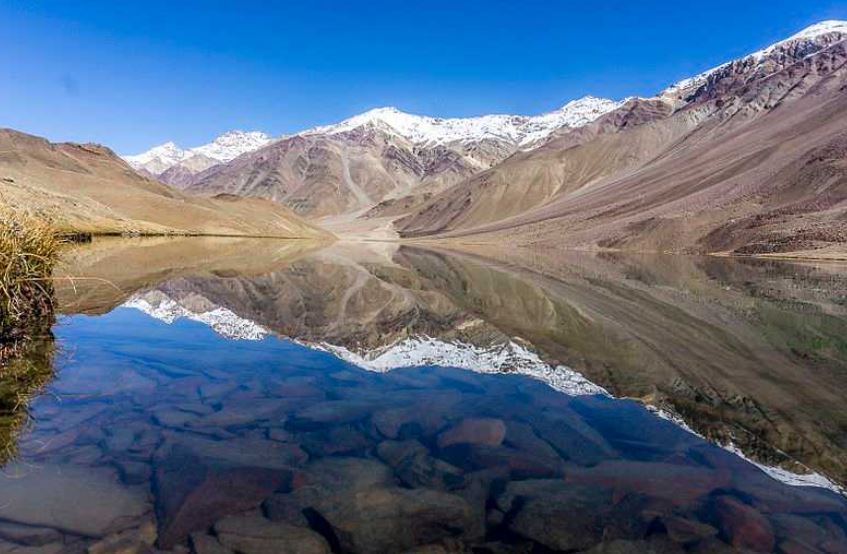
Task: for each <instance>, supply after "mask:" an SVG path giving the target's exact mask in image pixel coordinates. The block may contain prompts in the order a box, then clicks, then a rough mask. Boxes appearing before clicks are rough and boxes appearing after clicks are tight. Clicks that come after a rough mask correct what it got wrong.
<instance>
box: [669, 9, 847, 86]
mask: <svg viewBox="0 0 847 554" xmlns="http://www.w3.org/2000/svg"><path fill="white" fill-rule="evenodd" d="M830 34H838V35H839V38H847V21H839V20H834V19H833V20H827V21H821V22H820V23H815V24H814V25H810V26H809V27H806V28H805V29H803V30H802V31H800V32H799V33H795V34H793V35H791V36H790V37H788V38H786V39H783V40H780V41H779V42H775V43H773V44H771V45H770V46H768V47H766V48H762V49H761V50H757V51H755V52H752V53H750V54H747V55H746V56H744V57H743V58H739V59H742V60H743V59H747V58H753V59H754V60H755V61H756V62H761V61H763V60H764V59H765V58H767V57H768V56H769V55H770V54H772V53H773V52H775V51H776V50H778V49H779V48H781V47H783V46H786V45H789V44H793V43H796V42H801V41H815V40H816V39H818V38H820V37H822V36H825V35H830ZM731 63H732V62H731V61H729V62H726V63H722V64H721V65H719V66H717V67H713V68H711V69H708V70H706V71H704V72H702V73H700V74H698V75H695V76H693V77H688V78H687V79H683V80H681V81H678V82H676V83H674V84H673V85H671V86H670V87H668V88H666V89H665V90H663V91H662V92H661V93H660V94H659V95H660V96H674V95H676V94H678V93H679V92H680V91H684V90H687V89H690V88H692V87H694V86H698V87H699V86H700V85H702V84H703V83H704V82H705V81H706V79H708V77H709V76H710V75H711V74H713V73H715V72H716V71H718V70H720V69H722V68H724V67H726V66H728V65H729V64H731Z"/></svg>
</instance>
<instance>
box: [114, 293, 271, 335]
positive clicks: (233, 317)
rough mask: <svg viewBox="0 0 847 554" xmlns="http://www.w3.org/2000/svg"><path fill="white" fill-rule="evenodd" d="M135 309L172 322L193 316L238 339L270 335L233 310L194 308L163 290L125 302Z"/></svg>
mask: <svg viewBox="0 0 847 554" xmlns="http://www.w3.org/2000/svg"><path fill="white" fill-rule="evenodd" d="M122 307H124V308H134V309H136V310H139V311H141V312H144V313H145V314H147V315H149V316H150V317H153V318H155V319H158V320H159V321H163V322H165V323H167V324H168V325H170V324H171V323H173V322H174V321H176V320H178V319H183V318H185V319H190V320H192V321H197V322H199V323H203V324H204V325H208V326H209V327H211V328H212V330H214V331H215V332H216V333H217V334H219V335H221V336H223V337H226V338H229V339H236V340H261V339H263V338H265V337H266V336H267V335H268V331H267V329H265V328H264V327H262V326H261V325H259V324H258V323H254V322H252V321H250V320H249V319H244V318H243V317H241V316H239V315H237V314H235V313H234V312H233V311H232V310H229V309H227V308H224V307H221V306H218V307H214V308H212V309H211V310H207V311H194V310H191V309H189V308H187V307H185V306H184V305H182V304H180V303H179V302H177V301H176V300H174V299H173V298H171V297H169V296H168V295H167V294H165V293H163V292H160V291H155V290H154V291H149V292H147V293H140V294H136V295H135V296H133V297H131V298H130V299H129V300H127V301H126V302H124V303H123V304H122Z"/></svg>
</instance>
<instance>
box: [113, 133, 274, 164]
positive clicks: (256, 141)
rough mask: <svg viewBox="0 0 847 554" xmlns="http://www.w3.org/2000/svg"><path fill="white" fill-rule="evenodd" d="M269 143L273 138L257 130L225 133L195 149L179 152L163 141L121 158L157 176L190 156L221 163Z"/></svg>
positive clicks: (174, 145) (172, 144)
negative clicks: (198, 156)
mask: <svg viewBox="0 0 847 554" xmlns="http://www.w3.org/2000/svg"><path fill="white" fill-rule="evenodd" d="M271 142H273V139H272V138H271V137H270V136H269V135H267V134H265V133H262V132H260V131H228V132H226V133H224V134H222V135H221V136H219V137H217V138H215V140H213V141H212V142H210V143H208V144H204V145H202V146H197V147H195V148H189V149H182V148H180V147H179V146H177V145H176V144H174V143H173V142H166V143H165V144H162V145H159V146H155V147H153V148H151V149H150V150H148V151H146V152H142V153H141V154H136V155H134V156H123V158H124V160H126V161H127V163H129V165H131V166H132V167H134V168H135V169H146V170H148V171H150V172H151V173H154V174H159V173H161V172H163V171H165V170H166V169H169V168H171V167H173V166H175V165H177V164H179V163H180V162H183V161H185V160H188V159H189V158H192V157H193V156H197V155H201V156H204V157H206V158H209V159H211V160H214V161H216V162H219V163H224V162H228V161H231V160H234V159H235V158H237V157H238V156H240V155H242V154H245V153H247V152H253V151H254V150H258V149H259V148H262V147H263V146H265V145H267V144H270V143H271Z"/></svg>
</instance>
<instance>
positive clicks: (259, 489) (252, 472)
mask: <svg viewBox="0 0 847 554" xmlns="http://www.w3.org/2000/svg"><path fill="white" fill-rule="evenodd" d="M290 480H291V472H290V471H289V472H286V471H281V470H274V469H267V468H255V467H240V468H222V469H217V468H212V467H209V466H208V465H205V464H204V463H203V462H202V460H200V459H199V458H197V457H196V456H194V455H192V454H190V453H187V452H186V451H185V450H183V449H180V448H176V449H174V451H173V452H172V454H171V455H170V456H169V457H168V458H166V459H165V460H164V461H162V462H161V463H160V464H159V466H158V467H157V469H156V473H155V478H154V482H153V491H154V494H155V496H156V503H155V508H156V518H157V521H158V527H159V538H158V540H157V544H158V546H159V547H160V548H165V549H167V548H171V547H172V546H174V545H175V544H178V543H181V542H183V541H184V540H185V539H186V538H187V537H188V535H189V534H190V533H192V532H195V531H199V530H202V529H205V528H206V527H208V526H209V525H211V524H212V523H214V522H215V521H217V520H218V519H220V518H221V517H223V516H226V515H229V514H233V513H237V512H243V511H245V510H249V509H251V508H255V507H257V506H259V504H260V503H261V502H262V500H264V499H265V498H267V497H268V496H270V495H271V494H273V492H274V491H275V490H277V489H279V488H280V487H281V486H282V485H283V484H284V483H286V482H287V481H290Z"/></svg>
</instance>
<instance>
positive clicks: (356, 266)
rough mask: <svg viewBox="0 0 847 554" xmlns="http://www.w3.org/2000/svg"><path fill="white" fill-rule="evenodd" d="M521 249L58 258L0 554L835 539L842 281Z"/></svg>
mask: <svg viewBox="0 0 847 554" xmlns="http://www.w3.org/2000/svg"><path fill="white" fill-rule="evenodd" d="M495 256H499V255H497V254H495ZM520 256H521V258H520V259H516V258H514V257H513V258H510V259H502V258H501V259H494V258H493V257H492V256H483V255H480V254H479V253H475V254H467V253H465V254H458V253H448V252H444V251H437V250H430V249H422V248H414V247H408V246H403V247H400V248H397V247H395V246H390V245H376V246H367V245H361V244H347V243H337V244H334V245H331V246H328V247H325V246H323V245H309V244H308V243H304V242H302V241H298V242H292V243H280V242H276V241H248V240H234V239H167V240H165V239H156V240H99V241H95V242H94V243H93V244H91V245H86V246H83V247H80V248H78V249H75V250H73V251H71V252H69V253H68V255H67V261H66V264H65V265H64V266H63V271H65V272H66V273H67V274H68V275H73V276H75V277H78V278H79V279H78V280H76V281H75V282H74V283H73V286H71V284H70V282H69V281H59V286H58V287H57V289H58V295H59V304H60V307H61V309H62V311H63V312H64V313H65V314H66V315H65V316H63V317H62V318H61V320H60V322H59V324H58V325H57V327H56V328H55V334H56V336H57V339H58V341H59V344H60V348H61V352H62V353H61V354H60V355H58V356H57V357H56V360H55V366H56V367H55V371H56V377H55V379H54V381H53V382H52V383H51V384H50V385H49V387H48V388H47V391H46V393H45V394H43V395H42V396H40V397H39V398H37V399H36V400H35V401H33V402H32V404H31V405H30V408H29V409H30V413H31V414H32V416H33V420H34V423H33V425H32V426H31V429H29V430H28V431H27V432H26V433H25V434H23V435H22V436H21V437H20V438H19V441H18V445H17V447H18V452H19V455H18V457H17V459H16V460H15V461H13V462H10V463H8V464H6V467H5V478H3V479H2V480H0V551H5V550H9V551H16V550H15V549H16V548H18V549H20V548H24V547H36V548H37V549H41V550H43V551H45V552H48V551H49V552H58V551H61V550H62V549H66V550H68V551H82V550H84V549H85V548H87V547H91V548H93V549H94V550H96V551H98V552H118V551H128V550H120V549H121V548H125V549H126V548H130V547H131V546H132V545H139V544H148V543H154V544H155V547H156V548H158V549H162V550H177V551H178V550H179V549H180V548H183V547H188V548H191V549H193V551H195V552H244V553H251V552H329V551H330V550H332V551H335V552H404V551H411V550H412V549H414V548H416V547H422V546H428V549H427V550H426V551H427V552H458V551H470V550H472V549H473V551H475V552H507V551H521V552H532V551H537V552H546V551H551V550H552V551H591V552H647V551H655V552H720V551H724V550H727V549H729V548H731V547H735V548H737V549H742V550H743V549H747V550H752V551H758V552H770V551H775V552H799V551H808V552H815V551H820V552H841V551H843V550H844V549H847V500H845V498H844V497H843V496H842V495H840V494H839V493H837V492H834V491H833V490H829V489H827V488H824V487H815V486H789V485H788V484H786V483H784V482H781V481H778V480H776V479H774V478H773V477H774V476H776V477H778V478H780V479H782V480H783V481H785V480H793V481H795V482H805V483H818V484H822V485H826V486H828V487H830V489H837V488H838V487H839V484H843V483H845V482H847V467H845V463H847V462H845V460H847V456H845V452H844V446H845V436H847V433H846V432H845V427H847V413H845V410H844V408H843V406H842V404H843V402H841V397H842V395H843V391H844V390H845V387H844V384H845V380H847V367H845V365H847V364H845V358H847V344H846V343H845V337H847V306H846V305H845V304H847V299H845V290H847V283H845V281H847V277H845V272H843V271H842V269H843V268H839V267H837V266H827V265H801V264H786V263H781V262H775V261H760V260H729V259H716V258H705V259H704V258H688V257H679V256H677V257H667V256H650V257H621V256H617V255H587V254H583V255H572V256H562V255H558V256H556V257H552V256H543V255H541V254H539V253H521V254H520ZM151 316H152V317H151ZM410 366H414V367H410ZM613 397H629V398H635V399H638V400H640V402H635V401H633V400H616V399H614V398H613ZM641 402H643V403H645V404H646V405H647V406H648V407H652V409H653V410H661V413H662V414H669V415H670V416H671V417H673V418H674V419H679V420H680V421H681V422H683V425H680V424H678V423H675V422H673V421H669V420H668V419H663V418H660V417H656V414H655V413H654V412H653V411H651V410H648V409H645V407H643V406H642V405H641ZM687 429H690V430H693V431H694V433H692V432H690V431H689V430H687ZM701 436H702V437H706V438H707V439H710V440H711V441H712V442H710V441H709V440H704V439H703V438H701ZM714 443H717V444H720V445H723V446H731V447H732V448H734V449H738V450H739V451H740V453H741V454H742V455H743V456H744V457H746V458H749V459H751V460H753V461H755V462H756V463H757V464H759V465H761V466H763V467H765V466H766V471H763V470H762V469H760V467H758V466H757V465H754V464H753V463H750V462H748V461H746V460H744V459H743V458H742V457H739V456H737V455H735V454H733V453H732V452H730V451H729V450H728V449H726V448H721V447H720V446H717V445H716V444H714ZM768 468H777V469H768ZM824 476H825V477H824ZM95 543H96V546H93V545H94V544H95ZM127 545H129V546H127ZM4 549H5V550H4ZM74 549H76V550H74ZM804 549H805V550H804ZM416 551H423V550H416ZM727 551H728V550H727Z"/></svg>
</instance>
